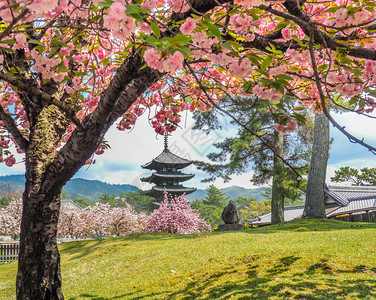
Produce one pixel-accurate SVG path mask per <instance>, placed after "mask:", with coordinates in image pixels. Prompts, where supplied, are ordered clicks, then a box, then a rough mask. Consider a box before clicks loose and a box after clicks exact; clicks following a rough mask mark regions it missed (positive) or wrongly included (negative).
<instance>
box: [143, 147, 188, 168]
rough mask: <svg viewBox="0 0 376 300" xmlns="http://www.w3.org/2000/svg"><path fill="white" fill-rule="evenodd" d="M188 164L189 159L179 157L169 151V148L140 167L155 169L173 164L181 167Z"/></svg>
mask: <svg viewBox="0 0 376 300" xmlns="http://www.w3.org/2000/svg"><path fill="white" fill-rule="evenodd" d="M190 164H192V161H191V160H188V159H185V158H182V157H179V156H177V155H175V154H173V153H172V152H170V150H168V149H165V150H163V152H162V153H161V154H159V155H158V156H157V157H156V158H154V159H153V160H152V161H150V162H148V163H147V164H144V165H142V166H141V167H142V168H144V169H151V170H153V169H154V170H156V169H160V168H163V166H175V167H176V168H178V169H181V168H185V167H188V166H189V165H190Z"/></svg>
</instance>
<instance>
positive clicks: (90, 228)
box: [58, 203, 147, 238]
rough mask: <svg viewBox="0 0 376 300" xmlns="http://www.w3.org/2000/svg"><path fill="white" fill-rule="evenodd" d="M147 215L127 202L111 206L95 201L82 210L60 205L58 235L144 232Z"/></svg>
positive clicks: (75, 235) (73, 235) (74, 235)
mask: <svg viewBox="0 0 376 300" xmlns="http://www.w3.org/2000/svg"><path fill="white" fill-rule="evenodd" d="M146 220H147V216H146V215H145V214H144V213H140V214H137V213H136V212H135V211H134V210H133V208H132V207H131V206H130V205H129V204H127V205H126V206H125V207H113V208H112V207H111V206H110V205H109V204H102V203H97V204H96V205H95V206H93V207H88V208H87V209H85V210H83V211H77V210H74V209H72V208H69V207H66V206H64V205H63V206H62V210H61V213H60V218H59V225H58V236H59V237H64V236H69V237H75V238H77V237H87V236H96V237H102V236H109V235H117V236H119V235H128V234H130V233H141V232H146V231H147V230H146V225H147V221H146Z"/></svg>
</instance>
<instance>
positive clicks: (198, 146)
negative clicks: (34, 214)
mask: <svg viewBox="0 0 376 300" xmlns="http://www.w3.org/2000/svg"><path fill="white" fill-rule="evenodd" d="M334 117H335V119H336V120H337V121H338V122H339V123H340V124H342V125H344V126H346V129H347V130H349V131H350V132H351V133H352V134H354V135H356V136H357V137H359V138H364V139H365V141H366V142H368V143H370V144H371V145H374V146H376V132H375V127H376V120H375V119H369V118H366V117H361V116H358V115H356V114H350V113H346V114H336V115H334ZM222 124H223V130H222V131H220V132H214V133H213V134H211V135H209V136H206V135H205V134H204V133H203V132H200V131H193V130H192V129H191V127H192V126H193V121H192V118H191V117H190V115H189V114H187V115H186V116H184V118H183V121H182V122H181V126H182V128H179V129H178V130H177V131H175V132H174V133H173V134H172V136H171V137H170V138H169V148H170V150H171V151H172V152H174V153H175V154H177V155H180V156H182V157H184V158H188V159H193V160H207V158H206V155H207V154H208V153H209V152H210V151H211V150H213V147H212V144H213V143H215V142H218V141H220V140H221V139H223V138H224V137H225V136H230V135H232V134H233V133H235V132H236V129H235V128H234V127H232V126H230V125H229V124H228V123H226V121H225V120H222ZM331 137H332V138H334V142H333V144H332V146H331V151H330V158H329V161H328V171H327V173H328V176H327V182H328V181H329V178H330V177H331V176H333V175H334V170H336V169H338V168H340V167H341V166H351V167H355V168H361V167H376V156H375V155H373V154H371V153H370V152H369V151H368V150H367V149H366V148H364V147H362V146H360V145H357V144H353V143H351V142H349V141H348V139H347V138H346V137H345V136H344V135H343V134H342V133H340V132H339V131H338V130H337V129H336V128H334V127H331ZM106 139H107V140H108V141H109V143H110V145H111V149H110V150H107V151H106V152H105V153H104V154H103V155H100V156H96V163H95V164H94V165H91V166H90V167H89V168H88V167H87V166H84V167H82V168H81V170H79V171H78V173H77V174H76V175H75V177H76V178H86V179H98V180H102V181H105V182H108V183H116V184H122V183H127V184H132V185H136V186H138V187H140V188H142V189H147V188H149V185H148V184H146V183H142V182H141V181H140V177H143V176H145V175H148V174H149V171H148V170H143V169H142V168H141V165H143V164H145V163H147V162H149V161H150V160H151V159H152V158H154V157H156V156H157V155H159V154H160V153H161V152H162V150H163V137H162V136H157V135H156V134H155V133H154V131H153V129H152V128H151V126H150V125H149V124H148V122H147V115H146V114H145V115H144V116H142V117H141V119H139V120H138V121H137V123H136V126H135V128H134V129H133V130H132V131H130V132H120V131H118V130H117V129H116V128H115V127H113V128H111V129H110V131H109V132H108V133H107V135H106ZM187 172H193V173H195V174H196V176H195V177H194V178H193V179H191V180H190V181H189V182H187V183H186V185H187V186H194V187H198V188H202V189H204V188H206V187H207V186H208V184H203V183H201V182H200V181H201V179H203V178H205V176H206V175H205V173H204V172H202V171H198V170H196V169H195V168H194V167H193V166H191V167H190V168H189V170H187ZM22 173H24V166H23V164H22V163H21V164H17V165H15V166H14V167H12V168H8V167H6V166H5V165H4V164H1V165H0V175H8V174H22ZM251 176H252V174H250V173H248V174H243V175H241V176H234V177H233V180H232V181H231V182H229V183H223V181H222V180H217V181H216V182H215V185H216V186H218V187H228V186H232V185H236V186H242V187H246V188H252V187H254V186H253V185H252V184H251V183H250V182H249V179H250V177H251Z"/></svg>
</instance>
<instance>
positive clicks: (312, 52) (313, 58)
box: [309, 31, 376, 155]
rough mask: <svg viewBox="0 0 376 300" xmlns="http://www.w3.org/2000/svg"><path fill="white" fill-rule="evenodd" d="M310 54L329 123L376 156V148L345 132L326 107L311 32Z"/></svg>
mask: <svg viewBox="0 0 376 300" xmlns="http://www.w3.org/2000/svg"><path fill="white" fill-rule="evenodd" d="M309 53H310V56H311V63H312V69H313V73H314V76H315V78H316V86H317V89H318V92H319V95H320V102H321V105H322V110H323V112H324V114H325V115H326V117H327V118H328V119H329V121H330V122H331V123H332V124H333V126H334V127H336V128H338V129H339V131H341V132H342V133H343V134H344V135H345V136H347V138H348V139H349V141H350V142H352V143H358V144H360V145H362V146H364V147H366V148H367V149H368V150H369V151H371V153H373V154H375V155H376V148H375V147H373V146H371V145H368V144H367V143H365V142H364V139H361V140H360V139H358V138H357V137H355V136H353V135H352V134H350V133H349V132H347V131H346V130H345V128H344V127H341V126H340V125H339V124H338V123H337V122H336V120H334V119H333V117H332V116H331V115H330V113H329V110H328V107H327V106H326V100H325V95H324V92H323V90H322V86H321V80H320V75H319V72H318V70H317V63H316V59H315V54H314V50H313V31H311V34H310V41H309Z"/></svg>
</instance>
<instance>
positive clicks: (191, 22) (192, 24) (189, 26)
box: [180, 17, 196, 34]
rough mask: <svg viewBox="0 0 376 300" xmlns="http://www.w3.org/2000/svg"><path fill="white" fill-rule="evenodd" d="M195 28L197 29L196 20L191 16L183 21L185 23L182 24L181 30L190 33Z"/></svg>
mask: <svg viewBox="0 0 376 300" xmlns="http://www.w3.org/2000/svg"><path fill="white" fill-rule="evenodd" d="M195 29H196V21H195V19H193V18H191V17H189V18H187V19H186V21H185V22H184V23H183V25H181V26H180V31H181V32H182V33H183V34H190V33H191V32H192V31H193V30H195Z"/></svg>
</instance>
